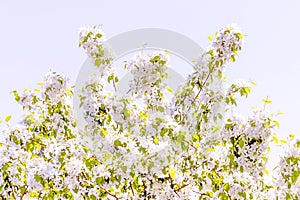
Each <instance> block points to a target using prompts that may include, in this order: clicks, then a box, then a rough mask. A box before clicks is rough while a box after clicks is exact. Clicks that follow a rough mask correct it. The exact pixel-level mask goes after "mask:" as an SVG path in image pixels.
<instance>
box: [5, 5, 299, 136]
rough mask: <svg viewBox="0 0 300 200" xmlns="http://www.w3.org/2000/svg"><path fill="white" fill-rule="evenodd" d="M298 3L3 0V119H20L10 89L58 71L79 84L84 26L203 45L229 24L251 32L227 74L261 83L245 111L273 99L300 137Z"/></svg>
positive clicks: (285, 127)
mask: <svg viewBox="0 0 300 200" xmlns="http://www.w3.org/2000/svg"><path fill="white" fill-rule="evenodd" d="M299 9H300V2H299V1H297V0H294V1H291V0H287V1H279V0H272V1H271V0H265V1H258V0H252V1H240V0H239V1H238V0H226V1H224V0H219V1H208V0H206V1H200V0H197V1H196V0H193V1H178V0H173V1H169V0H164V1H162V0H160V1H159V0H152V1H140V0H134V1H133V0H128V1H116V0H111V1H108V0H107V1H102V0H101V1H99V0H98V1H75V0H72V1H58V0H52V1H47V2H46V1H33V0H26V1H15V0H0V22H1V31H0V38H1V47H0V65H1V67H0V97H1V104H0V116H2V118H3V117H4V116H6V115H9V114H13V116H14V118H15V119H16V118H18V116H20V110H21V109H20V107H18V105H17V104H16V103H14V102H13V98H12V95H10V94H9V92H10V91H12V90H14V89H18V90H21V89H24V88H28V87H34V86H35V85H36V83H37V82H38V81H40V80H41V79H42V77H43V75H44V74H45V73H46V72H48V71H49V69H53V70H55V71H58V72H63V73H65V74H66V75H67V76H69V77H70V78H71V83H72V84H74V82H75V79H76V76H77V74H78V72H79V70H80V67H81V65H82V63H83V62H84V61H85V59H86V56H85V54H84V52H83V51H82V50H81V49H79V48H78V45H77V39H78V37H77V33H78V29H79V28H80V27H81V26H84V25H94V24H104V31H105V32H106V35H107V37H110V36H114V35H116V34H119V33H122V32H124V31H129V30H133V29H137V28H143V27H156V28H165V29H170V30H173V31H176V32H179V33H182V34H184V35H186V36H188V37H190V38H191V39H193V40H194V41H196V42H197V43H199V44H200V45H201V46H202V47H206V46H207V45H208V44H209V41H208V40H207V36H208V35H212V34H213V33H214V32H215V31H216V30H218V29H219V28H221V27H223V26H226V25H227V24H230V23H233V22H235V23H237V24H238V25H239V26H241V27H242V29H243V31H244V32H245V33H246V34H248V37H247V38H246V43H245V46H244V49H243V52H242V53H241V54H240V58H239V59H238V60H237V62H236V63H235V64H233V65H231V66H230V68H229V69H228V70H227V75H228V77H229V79H230V80H233V79H234V78H244V79H247V80H248V79H251V80H254V81H256V82H257V86H256V87H255V88H253V91H252V94H251V97H250V98H249V99H248V100H247V101H243V102H241V103H242V104H243V106H242V109H241V112H242V113H247V111H248V110H249V109H250V107H251V105H259V104H260V103H261V99H262V98H264V97H266V96H270V97H271V99H272V100H273V103H272V105H271V106H270V109H271V110H272V111H274V112H277V111H279V110H281V111H283V112H284V115H283V117H281V118H279V120H280V122H281V128H280V129H279V130H278V135H284V134H286V135H288V134H289V133H291V132H294V133H295V134H296V135H297V136H298V137H300V126H299V125H300V119H299V113H300V106H299V96H300V95H299V92H300V89H299V88H298V87H299V86H300V78H299V72H300V70H299V67H300V59H299V47H300V40H299V39H298V36H299V35H300V23H299V19H300V12H299Z"/></svg>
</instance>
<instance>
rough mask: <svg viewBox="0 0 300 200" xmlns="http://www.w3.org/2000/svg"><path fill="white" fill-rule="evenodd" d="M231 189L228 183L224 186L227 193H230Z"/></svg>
mask: <svg viewBox="0 0 300 200" xmlns="http://www.w3.org/2000/svg"><path fill="white" fill-rule="evenodd" d="M229 189H230V185H229V183H226V184H225V185H224V190H225V191H226V192H228V191H229Z"/></svg>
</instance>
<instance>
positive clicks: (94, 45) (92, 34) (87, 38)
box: [79, 26, 113, 71]
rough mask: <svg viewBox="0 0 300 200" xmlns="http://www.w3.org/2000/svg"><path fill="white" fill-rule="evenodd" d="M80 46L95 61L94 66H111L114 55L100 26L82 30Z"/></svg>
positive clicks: (80, 32)
mask: <svg viewBox="0 0 300 200" xmlns="http://www.w3.org/2000/svg"><path fill="white" fill-rule="evenodd" d="M79 46H80V47H82V48H83V49H84V50H85V51H86V54H87V55H88V56H89V57H91V58H92V59H93V61H94V64H95V65H96V66H98V67H99V66H100V65H101V66H102V67H103V66H105V65H109V64H110V63H111V61H112V60H113V53H112V51H111V49H110V47H109V46H108V45H107V44H106V43H105V36H104V32H103V31H102V30H101V29H100V27H99V26H94V27H92V28H89V27H83V28H81V29H80V31H79ZM103 71H104V70H103Z"/></svg>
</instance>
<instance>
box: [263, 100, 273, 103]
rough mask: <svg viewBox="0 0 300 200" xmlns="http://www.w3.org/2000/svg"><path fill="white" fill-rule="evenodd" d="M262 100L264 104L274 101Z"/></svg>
mask: <svg viewBox="0 0 300 200" xmlns="http://www.w3.org/2000/svg"><path fill="white" fill-rule="evenodd" d="M262 102H263V103H264V104H270V103H272V100H271V99H262Z"/></svg>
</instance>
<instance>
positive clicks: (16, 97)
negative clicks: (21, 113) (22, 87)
mask: <svg viewBox="0 0 300 200" xmlns="http://www.w3.org/2000/svg"><path fill="white" fill-rule="evenodd" d="M13 94H14V96H15V100H16V101H20V99H21V98H20V96H19V94H18V92H17V91H16V90H14V91H13Z"/></svg>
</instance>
